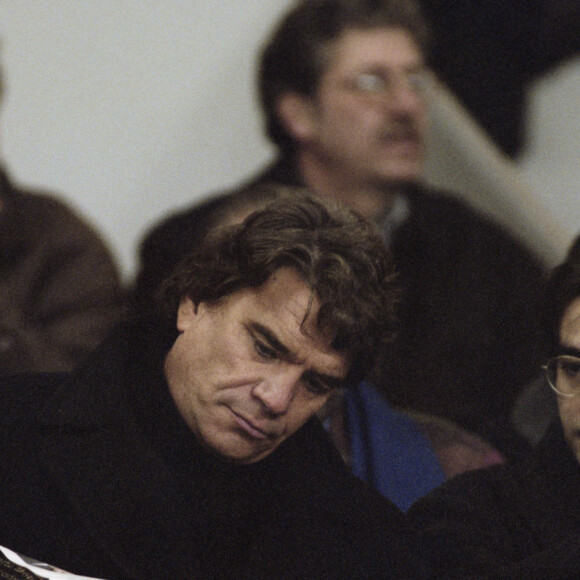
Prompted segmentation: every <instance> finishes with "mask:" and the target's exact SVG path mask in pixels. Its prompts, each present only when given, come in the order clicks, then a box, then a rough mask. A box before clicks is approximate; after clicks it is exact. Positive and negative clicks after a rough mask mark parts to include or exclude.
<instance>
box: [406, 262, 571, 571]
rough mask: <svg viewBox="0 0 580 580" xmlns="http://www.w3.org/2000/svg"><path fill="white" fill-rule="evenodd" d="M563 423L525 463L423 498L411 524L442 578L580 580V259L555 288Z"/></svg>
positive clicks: (554, 373)
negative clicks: (483, 577)
mask: <svg viewBox="0 0 580 580" xmlns="http://www.w3.org/2000/svg"><path fill="white" fill-rule="evenodd" d="M544 320H545V324H546V327H547V328H546V330H547V331H548V332H549V333H550V335H551V358H549V360H548V361H547V363H546V364H545V365H544V366H543V369H544V373H545V376H546V379H547V382H548V383H549V385H550V386H551V387H552V390H553V391H554V392H555V396H556V398H557V406H558V414H559V418H558V419H556V420H555V421H554V422H553V423H552V425H551V427H550V428H549V430H548V431H547V433H546V435H545V436H544V438H543V439H542V441H541V442H540V443H539V444H538V445H537V447H535V448H534V450H533V451H532V452H531V453H530V455H529V456H527V457H526V458H525V459H523V460H522V461H520V462H518V463H516V464H513V465H504V466H501V467H498V468H492V469H489V470H484V471H478V472H472V473H470V474H466V475H463V476H460V477H458V478H457V479H455V480H453V481H450V482H447V483H445V484H444V485H443V486H442V487H441V488H439V489H438V490H436V491H434V492H432V493H431V494H429V495H428V496H427V497H425V498H424V499H422V500H419V501H418V502H417V503H416V504H415V505H414V506H413V507H412V508H411V511H410V515H409V518H410V521H411V523H412V524H413V525H414V526H415V527H416V528H417V530H418V531H419V542H420V546H421V553H422V554H423V555H424V556H425V558H426V561H427V562H429V566H430V567H431V569H432V570H433V571H434V577H436V578H455V577H463V576H462V575H468V576H469V577H472V576H471V575H478V576H477V577H478V578H479V577H480V576H479V575H483V576H485V577H486V578H487V577H488V575H489V577H493V578H504V577H505V578H510V579H511V578H524V577H525V578H526V579H527V580H532V579H535V578H537V579H542V580H545V579H547V578H549V579H550V580H558V579H560V580H564V579H577V578H580V465H579V463H580V255H578V253H574V252H571V253H570V254H569V256H568V258H567V260H566V261H565V262H564V263H563V264H561V265H560V266H558V267H557V268H556V269H555V270H554V272H553V274H552V276H551V278H550V280H549V282H548V285H547V289H546V301H545V319H544Z"/></svg>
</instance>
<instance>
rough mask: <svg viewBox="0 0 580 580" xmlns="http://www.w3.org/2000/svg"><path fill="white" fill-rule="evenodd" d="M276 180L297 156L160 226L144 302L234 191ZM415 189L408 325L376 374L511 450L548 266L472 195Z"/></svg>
mask: <svg viewBox="0 0 580 580" xmlns="http://www.w3.org/2000/svg"><path fill="white" fill-rule="evenodd" d="M266 182H277V183H283V184H288V185H296V184H299V182H300V180H299V177H298V176H297V174H296V172H295V169H294V167H293V164H292V161H291V160H281V161H279V162H277V163H276V164H274V165H273V166H271V167H269V168H268V169H267V170H266V171H265V172H264V173H262V174H260V175H259V176H258V177H257V178H255V179H254V180H252V181H251V182H250V183H248V184H246V185H244V186H242V188H238V189H236V190H233V191H231V192H229V193H226V194H222V195H218V196H212V197H211V198H210V199H209V200H208V201H206V202H204V203H202V204H200V205H196V206H194V207H193V208H191V209H190V210H189V211H185V212H181V213H178V214H175V215H174V216H171V217H169V218H168V219H167V220H166V221H164V222H163V223H161V224H160V225H159V226H157V227H156V228H155V229H154V230H153V231H152V232H150V233H149V235H148V236H147V238H146V239H145V240H144V241H143V243H142V247H141V266H140V271H139V273H138V276H137V279H136V284H135V292H134V296H133V304H134V306H135V308H136V309H137V310H138V311H143V310H144V311H147V310H149V309H150V308H151V307H152V302H153V300H152V296H153V293H154V289H155V288H156V287H158V285H159V283H160V282H161V281H162V280H163V279H164V278H165V277H166V276H167V275H169V273H170V272H171V270H172V268H173V267H174V266H175V264H176V263H177V262H178V261H179V259H181V258H182V257H183V256H184V255H186V253H187V252H188V251H189V249H190V248H191V246H192V244H195V243H196V242H199V239H200V238H201V236H202V235H203V234H204V233H205V230H206V229H207V227H208V224H211V216H212V214H213V212H215V210H216V209H217V208H218V207H220V205H221V204H222V203H224V200H227V199H228V197H230V196H232V195H236V194H237V193H239V192H240V191H243V190H245V189H249V188H252V187H255V186H256V185H257V184H260V183H266ZM408 200H409V203H410V215H409V217H408V219H407V220H406V221H405V222H404V223H403V224H402V225H400V226H399V227H398V229H397V230H395V232H394V234H393V237H392V242H391V249H392V251H393V254H394V257H395V261H396V263H397V266H398V269H399V272H400V280H401V283H402V285H403V287H404V290H405V292H404V295H403V300H402V303H401V309H400V319H401V324H400V333H399V336H398V338H397V340H396V342H395V344H394V345H392V346H391V347H390V349H389V356H388V358H387V360H386V361H385V363H384V364H383V365H382V369H381V375H380V376H379V377H378V379H377V380H376V385H377V387H378V388H379V389H380V390H381V391H382V393H383V395H385V396H386V398H387V400H388V401H389V402H390V403H391V404H392V405H393V406H395V407H399V408H406V409H413V410H415V411H420V412H424V413H430V414H433V413H434V414H437V415H439V416H441V417H445V418H447V419H449V420H451V421H454V422H456V423H459V424H460V425H462V426H463V427H465V428H467V429H469V430H471V431H474V432H476V433H478V434H479V435H481V436H483V437H484V438H485V439H487V440H489V441H491V442H492V443H493V444H494V445H495V446H496V447H497V448H499V449H500V450H501V451H502V452H504V453H505V454H506V455H507V456H508V457H509V456H511V454H512V452H513V451H514V449H513V445H512V441H513V440H512V439H511V434H510V433H508V432H506V425H508V423H509V422H508V420H507V419H506V417H507V415H508V414H509V412H510V409H511V407H512V405H513V402H514V399H515V397H516V395H517V393H518V392H519V389H520V387H521V386H522V385H523V384H524V383H526V382H528V381H529V380H531V379H532V378H533V377H535V375H536V374H537V370H538V368H539V366H540V365H541V364H542V362H543V359H544V337H543V336H542V335H541V333H540V330H539V328H540V325H539V321H538V320H537V317H536V312H537V303H538V301H539V299H540V293H541V286H542V279H543V270H542V268H541V267H540V265H539V263H538V261H537V260H536V259H535V258H534V257H533V256H532V255H531V253H530V252H529V251H527V250H526V249H525V248H524V247H523V246H522V245H521V244H519V243H518V242H516V241H515V240H514V239H513V238H512V237H511V236H510V235H508V234H507V233H506V232H505V231H504V230H503V229H502V228H500V227H499V226H498V225H496V224H495V223H492V222H491V221H489V220H487V219H485V218H483V217H481V216H480V215H478V214H477V213H476V212H474V211H473V210H472V209H470V208H469V207H468V206H467V205H466V204H465V203H463V202H461V201H459V200H457V199H455V198H452V197H450V196H448V195H444V194H442V193H441V192H435V191H431V190H427V189H424V188H419V187H416V188H412V189H410V190H409V191H408Z"/></svg>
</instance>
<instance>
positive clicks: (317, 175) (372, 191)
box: [296, 154, 406, 220]
mask: <svg viewBox="0 0 580 580" xmlns="http://www.w3.org/2000/svg"><path fill="white" fill-rule="evenodd" d="M296 167H297V171H298V173H299V175H300V176H301V178H302V180H303V181H304V184H305V185H306V186H307V187H308V188H310V189H311V190H312V191H314V192H316V193H318V194H319V195H323V196H328V197H332V198H334V199H335V200H337V201H339V202H342V203H344V204H345V205H348V206H350V207H351V208H353V209H354V210H356V211H358V212H359V213H360V214H362V215H363V216H365V217H366V218H367V219H370V220H378V219H379V218H381V217H382V216H385V215H387V214H388V213H389V212H390V211H391V209H392V207H393V204H394V202H395V200H396V198H397V196H399V195H401V194H402V193H404V191H405V189H406V188H405V186H404V185H401V184H388V183H371V182H370V181H369V182H365V181H363V180H358V179H356V180H355V179H352V176H350V175H348V174H346V173H342V172H330V171H327V170H326V168H323V167H321V166H320V165H319V164H318V163H316V162H315V161H313V160H312V159H311V158H309V157H308V156H306V155H300V154H299V155H298V156H297V159H296Z"/></svg>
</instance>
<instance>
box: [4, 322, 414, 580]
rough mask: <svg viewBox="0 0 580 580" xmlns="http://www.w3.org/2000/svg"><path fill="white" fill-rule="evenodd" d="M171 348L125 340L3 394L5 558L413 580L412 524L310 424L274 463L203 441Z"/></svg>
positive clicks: (146, 331)
mask: <svg viewBox="0 0 580 580" xmlns="http://www.w3.org/2000/svg"><path fill="white" fill-rule="evenodd" d="M174 338H175V333H174V331H173V330H172V331H170V332H168V333H160V332H159V330H158V328H157V326H156V325H153V326H149V325H129V326H126V327H123V328H121V329H119V330H118V332H117V333H115V334H114V335H113V336H112V337H111V338H110V339H108V340H106V341H105V342H104V343H103V344H102V345H101V347H100V348H99V349H98V350H97V352H96V353H94V355H93V356H91V357H90V361H89V362H88V364H87V365H86V366H84V367H83V368H82V369H80V370H79V372H78V373H77V374H76V375H75V376H73V377H69V378H66V377H63V376H62V375H32V376H28V377H27V376H21V377H18V378H15V379H11V380H9V381H5V382H4V384H2V385H1V388H0V403H1V405H0V409H1V414H0V417H1V419H0V470H1V471H0V475H1V480H0V513H1V514H2V525H1V526H0V545H5V546H7V547H9V548H11V549H13V550H14V551H17V552H20V553H24V554H27V555H29V556H32V557H34V558H37V559H39V560H43V561H47V562H50V563H51V564H54V565H57V566H59V567H62V568H64V569H66V570H69V571H70V572H73V573H77V574H85V575H90V576H97V577H101V578H105V579H107V580H127V579H141V580H163V579H168V580H169V579H171V580H180V579H184V580H185V579H187V580H191V579H193V578H204V579H208V578H405V579H406V578H413V577H414V574H415V573H414V572H413V570H412V568H411V562H412V561H413V559H412V558H411V555H410V552H409V551H408V537H407V535H406V530H405V528H404V524H403V521H402V516H401V513H400V512H399V511H398V510H397V509H396V508H395V507H394V506H393V505H392V504H391V503H389V502H388V501H387V500H385V499H384V498H382V497H381V496H380V495H379V494H378V493H375V492H373V491H372V490H370V489H369V488H366V487H365V486H364V484H363V483H362V482H361V481H360V480H358V479H356V478H355V477H354V476H352V475H351V474H350V472H349V471H348V469H347V468H346V467H345V466H344V464H343V462H342V460H341V459H340V457H339V456H338V454H337V453H336V451H335V450H334V447H333V446H332V444H331V443H330V442H329V440H328V439H327V437H326V434H325V432H324V430H323V428H322V427H321V425H320V424H319V423H318V422H317V421H315V420H313V421H311V422H309V423H307V425H306V426H305V427H304V428H302V429H301V430H300V431H299V432H298V433H297V434H296V435H294V436H293V437H291V438H289V439H288V440H287V441H286V442H284V443H283V444H282V445H281V446H280V447H279V448H278V449H277V450H276V451H275V452H274V453H272V454H271V455H270V456H269V457H268V458H266V459H264V460H263V461H260V462H257V463H255V464H251V465H248V466H245V467H244V466H241V467H240V466H233V465H231V464H229V463H226V462H223V461H222V460H220V459H217V458H215V457H213V456H210V455H208V454H207V453H206V452H205V451H203V450H202V449H201V448H200V446H199V445H198V444H197V442H196V440H195V438H194V436H193V435H192V433H191V432H190V431H189V429H188V428H187V427H186V425H185V423H184V422H183V421H182V419H181V417H180V415H179V414H178V411H177V409H176V408H175V405H174V404H173V400H172V399H171V397H170V395H169V392H168V389H167V385H166V383H165V380H164V377H163V374H162V370H161V368H162V360H163V358H164V354H165V352H166V350H167V349H168V347H169V345H170V344H171V343H172V341H173V340H174Z"/></svg>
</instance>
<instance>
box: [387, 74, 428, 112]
mask: <svg viewBox="0 0 580 580" xmlns="http://www.w3.org/2000/svg"><path fill="white" fill-rule="evenodd" d="M388 105H390V107H392V108H396V109H398V110H402V111H406V112H416V111H422V110H423V109H424V107H425V106H426V103H425V95H423V94H422V93H421V92H419V91H417V89H416V88H415V87H414V86H413V85H412V84H411V82H410V81H409V80H408V79H405V78H399V79H397V81H396V82H394V83H393V86H392V87H391V92H390V98H389V99H388Z"/></svg>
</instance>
